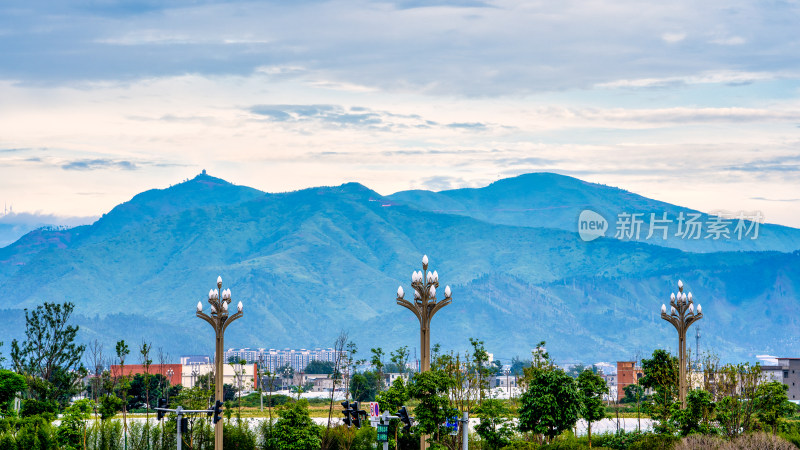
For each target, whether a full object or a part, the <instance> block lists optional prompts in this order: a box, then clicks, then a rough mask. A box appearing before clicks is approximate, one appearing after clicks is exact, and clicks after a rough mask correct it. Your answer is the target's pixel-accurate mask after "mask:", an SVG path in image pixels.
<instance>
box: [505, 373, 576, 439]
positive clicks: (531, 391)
mask: <svg viewBox="0 0 800 450" xmlns="http://www.w3.org/2000/svg"><path fill="white" fill-rule="evenodd" d="M530 375H531V376H530V377H528V380H527V386H528V389H527V390H526V391H525V393H524V394H522V399H521V401H522V405H521V406H520V409H519V429H520V431H532V432H534V433H536V434H541V435H544V436H546V437H547V440H548V442H549V441H552V439H553V437H555V436H558V435H559V434H561V433H562V432H564V431H565V430H569V429H570V428H572V427H573V426H575V423H576V422H577V421H578V415H579V414H580V411H581V397H580V394H579V393H578V388H577V386H576V384H575V379H574V378H572V377H570V376H569V375H567V374H566V373H564V371H563V370H560V369H550V370H543V369H540V370H536V371H533V372H531V373H530Z"/></svg>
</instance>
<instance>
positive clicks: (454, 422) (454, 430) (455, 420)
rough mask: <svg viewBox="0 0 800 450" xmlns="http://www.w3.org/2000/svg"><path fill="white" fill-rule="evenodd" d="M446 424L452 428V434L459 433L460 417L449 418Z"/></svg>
mask: <svg viewBox="0 0 800 450" xmlns="http://www.w3.org/2000/svg"><path fill="white" fill-rule="evenodd" d="M445 426H446V427H447V428H449V429H450V436H456V435H458V417H450V418H448V419H447V423H445Z"/></svg>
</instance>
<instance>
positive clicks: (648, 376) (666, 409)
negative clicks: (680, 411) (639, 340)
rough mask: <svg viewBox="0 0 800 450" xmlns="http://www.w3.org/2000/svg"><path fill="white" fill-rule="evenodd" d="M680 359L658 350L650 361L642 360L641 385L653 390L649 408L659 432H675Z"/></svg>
mask: <svg viewBox="0 0 800 450" xmlns="http://www.w3.org/2000/svg"><path fill="white" fill-rule="evenodd" d="M678 364H679V362H678V358H676V357H675V356H672V355H671V354H670V353H669V352H668V351H666V350H662V349H656V350H654V351H653V355H652V356H651V357H650V358H649V359H642V372H643V376H642V378H641V380H639V384H641V385H642V387H643V388H645V389H653V390H654V391H655V393H654V394H653V395H652V396H651V397H650V401H649V403H648V404H647V408H648V409H649V410H650V415H651V417H652V418H653V419H655V420H656V421H657V423H656V425H655V426H654V428H655V429H656V431H659V432H673V431H674V429H673V427H672V425H673V424H672V422H671V420H670V419H671V418H672V411H673V410H674V409H675V408H674V407H673V406H674V404H675V402H676V401H677V399H678V377H679V375H678V374H679V371H678Z"/></svg>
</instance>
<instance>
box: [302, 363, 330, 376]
mask: <svg viewBox="0 0 800 450" xmlns="http://www.w3.org/2000/svg"><path fill="white" fill-rule="evenodd" d="M305 373H313V374H332V373H333V362H332V361H311V362H310V363H308V365H307V366H306V369H305Z"/></svg>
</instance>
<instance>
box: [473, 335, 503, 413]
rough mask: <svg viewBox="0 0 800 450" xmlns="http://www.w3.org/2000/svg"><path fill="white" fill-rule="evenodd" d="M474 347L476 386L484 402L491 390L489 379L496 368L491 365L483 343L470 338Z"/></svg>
mask: <svg viewBox="0 0 800 450" xmlns="http://www.w3.org/2000/svg"><path fill="white" fill-rule="evenodd" d="M469 343H470V345H471V346H472V355H471V356H472V366H473V367H472V370H473V371H474V372H475V385H476V386H477V388H478V393H479V398H480V400H481V401H483V398H484V397H485V396H486V391H488V390H489V377H490V376H491V375H492V373H494V372H495V370H496V369H495V367H494V366H493V365H491V364H489V353H488V352H487V351H486V348H485V347H484V345H483V341H481V340H478V339H473V338H469Z"/></svg>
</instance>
